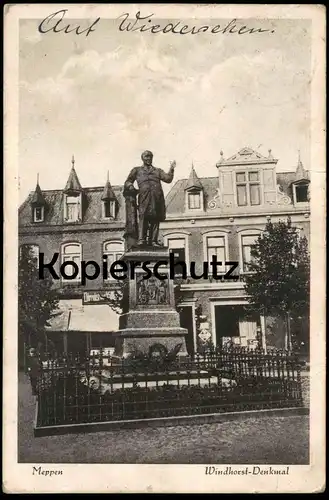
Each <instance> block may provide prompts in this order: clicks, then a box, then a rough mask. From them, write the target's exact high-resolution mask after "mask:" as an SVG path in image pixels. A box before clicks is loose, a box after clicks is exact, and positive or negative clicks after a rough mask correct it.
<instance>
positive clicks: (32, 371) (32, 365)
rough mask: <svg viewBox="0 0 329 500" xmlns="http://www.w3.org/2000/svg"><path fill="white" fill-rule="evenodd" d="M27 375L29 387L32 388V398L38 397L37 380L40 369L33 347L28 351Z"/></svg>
mask: <svg viewBox="0 0 329 500" xmlns="http://www.w3.org/2000/svg"><path fill="white" fill-rule="evenodd" d="M28 373H29V377H30V382H31V387H32V394H33V396H37V395H38V380H39V377H40V375H41V367H40V361H39V358H38V353H37V350H36V349H35V348H33V347H32V348H31V349H30V350H29V357H28Z"/></svg>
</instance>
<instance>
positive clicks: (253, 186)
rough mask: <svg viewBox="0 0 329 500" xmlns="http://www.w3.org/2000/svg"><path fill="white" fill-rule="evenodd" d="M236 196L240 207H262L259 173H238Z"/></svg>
mask: <svg viewBox="0 0 329 500" xmlns="http://www.w3.org/2000/svg"><path fill="white" fill-rule="evenodd" d="M236 194H237V202H238V206H239V207H244V206H247V205H252V206H253V205H260V175H259V171H248V172H237V173H236Z"/></svg>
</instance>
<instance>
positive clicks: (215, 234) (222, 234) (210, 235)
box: [202, 230, 231, 276]
mask: <svg viewBox="0 0 329 500" xmlns="http://www.w3.org/2000/svg"><path fill="white" fill-rule="evenodd" d="M202 237H203V260H204V262H209V261H208V241H207V240H208V238H224V249H225V261H229V260H230V257H229V247H228V233H227V232H226V231H223V230H222V231H218V230H217V231H206V232H205V233H203V234H202ZM209 264H210V263H209ZM229 267H231V266H225V264H224V263H223V269H222V270H221V271H218V272H217V274H223V275H224V274H225V273H226V271H227V270H228V269H227V268H229ZM208 274H209V276H212V267H211V266H210V265H209V266H208Z"/></svg>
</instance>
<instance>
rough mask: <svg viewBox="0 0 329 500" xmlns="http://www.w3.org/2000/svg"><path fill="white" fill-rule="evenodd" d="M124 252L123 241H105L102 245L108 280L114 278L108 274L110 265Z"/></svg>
mask: <svg viewBox="0 0 329 500" xmlns="http://www.w3.org/2000/svg"><path fill="white" fill-rule="evenodd" d="M123 254H124V243H123V241H105V243H104V245H103V255H104V256H105V257H106V259H107V270H108V280H113V279H114V278H112V277H111V275H110V267H111V264H112V263H113V262H115V261H116V260H119V259H120V258H121V257H122V256H123Z"/></svg>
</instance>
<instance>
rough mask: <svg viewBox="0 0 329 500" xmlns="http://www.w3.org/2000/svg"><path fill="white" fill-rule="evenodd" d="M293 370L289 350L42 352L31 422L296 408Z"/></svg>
mask: <svg viewBox="0 0 329 500" xmlns="http://www.w3.org/2000/svg"><path fill="white" fill-rule="evenodd" d="M300 371H301V366H300V363H299V361H298V359H297V358H296V357H295V356H293V355H288V354H286V353H278V352H277V353H272V354H265V353H264V352H262V351H255V350H253V351H248V350H247V349H243V348H230V349H223V348H222V349H217V350H213V351H209V352H207V353H206V354H204V355H202V356H201V355H198V356H195V357H194V359H192V358H191V357H180V356H178V357H176V358H175V359H172V360H170V359H169V360H168V359H165V358H159V357H152V358H150V357H146V356H145V357H140V356H139V357H130V358H128V359H120V358H116V357H114V356H109V355H104V353H103V352H102V351H100V352H99V353H96V354H95V353H94V354H93V355H89V354H80V355H73V354H69V355H67V354H65V355H64V354H58V353H57V354H56V355H54V354H52V355H47V356H43V359H41V358H40V360H39V372H38V377H37V381H36V387H37V389H36V392H37V398H38V415H37V427H44V426H46V427H47V426H56V425H68V424H80V423H91V422H106V421H122V420H132V419H133V420H135V419H145V418H163V417H169V416H183V415H198V414H199V415H200V414H207V413H208V414H209V413H220V412H230V411H241V410H251V409H268V408H285V407H298V406H303V400H302V386H301V375H300Z"/></svg>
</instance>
